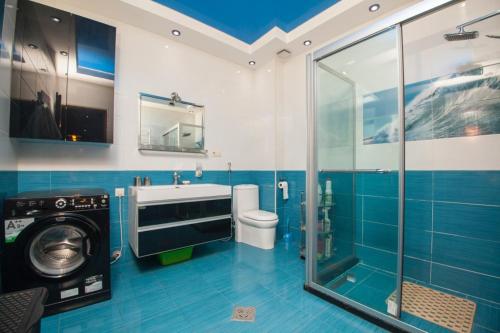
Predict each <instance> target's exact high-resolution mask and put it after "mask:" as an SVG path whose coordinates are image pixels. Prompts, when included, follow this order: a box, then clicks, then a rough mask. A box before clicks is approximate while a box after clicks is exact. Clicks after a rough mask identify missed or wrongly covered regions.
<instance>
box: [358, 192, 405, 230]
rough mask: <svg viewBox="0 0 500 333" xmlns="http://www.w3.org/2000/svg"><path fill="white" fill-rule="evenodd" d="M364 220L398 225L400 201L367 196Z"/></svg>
mask: <svg viewBox="0 0 500 333" xmlns="http://www.w3.org/2000/svg"><path fill="white" fill-rule="evenodd" d="M363 220H367V221H371V222H378V223H384V224H390V225H398V199H394V198H382V197H370V196H365V197H364V198H363Z"/></svg>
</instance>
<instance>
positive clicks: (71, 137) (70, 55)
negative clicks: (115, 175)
mask: <svg viewBox="0 0 500 333" xmlns="http://www.w3.org/2000/svg"><path fill="white" fill-rule="evenodd" d="M115 40H116V29H115V28H114V27H111V26H109V25H106V24H103V23H100V22H96V21H93V20H90V19H87V18H84V17H81V16H78V15H74V14H71V13H68V12H65V11H61V10H58V9H55V8H52V7H48V6H44V5H41V4H38V3H35V2H32V1H28V0H19V1H18V10H17V16H16V30H15V37H14V51H13V63H12V82H11V116H10V136H11V137H14V138H26V139H44V140H59V141H70V142H77V141H85V142H98V143H112V142H113V108H114V77H115Z"/></svg>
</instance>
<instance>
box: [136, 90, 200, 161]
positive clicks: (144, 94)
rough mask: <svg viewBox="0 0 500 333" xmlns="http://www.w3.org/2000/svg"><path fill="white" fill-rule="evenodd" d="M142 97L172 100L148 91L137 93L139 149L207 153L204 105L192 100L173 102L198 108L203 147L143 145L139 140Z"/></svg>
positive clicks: (139, 138) (139, 139) (139, 136)
mask: <svg viewBox="0 0 500 333" xmlns="http://www.w3.org/2000/svg"><path fill="white" fill-rule="evenodd" d="M142 97H149V98H156V99H159V100H162V101H166V102H170V101H172V99H171V98H168V97H163V96H157V95H152V94H148V93H139V121H138V124H139V133H138V145H139V150H144V151H163V152H170V153H188V154H201V155H207V150H206V149H205V106H204V105H201V104H196V103H192V102H187V101H184V100H182V101H180V102H175V103H176V104H181V105H190V106H193V107H195V108H200V109H201V110H200V112H201V133H202V137H203V147H202V148H182V147H174V146H161V145H145V144H143V143H142V142H141V130H142V124H141V118H142V107H141V101H142Z"/></svg>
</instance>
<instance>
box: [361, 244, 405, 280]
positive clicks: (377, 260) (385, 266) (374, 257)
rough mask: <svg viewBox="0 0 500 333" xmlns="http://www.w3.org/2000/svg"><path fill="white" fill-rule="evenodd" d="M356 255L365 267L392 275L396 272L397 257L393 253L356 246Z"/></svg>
mask: <svg viewBox="0 0 500 333" xmlns="http://www.w3.org/2000/svg"><path fill="white" fill-rule="evenodd" d="M356 254H357V256H358V258H359V259H360V260H361V262H362V263H363V264H365V265H367V266H371V267H375V268H379V269H382V270H385V271H388V272H392V273H395V272H396V265H397V256H396V254H395V253H391V252H388V251H381V250H377V249H374V248H369V247H366V246H362V245H356Z"/></svg>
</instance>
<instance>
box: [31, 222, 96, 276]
mask: <svg viewBox="0 0 500 333" xmlns="http://www.w3.org/2000/svg"><path fill="white" fill-rule="evenodd" d="M72 220H73V221H72ZM78 220H79V219H75V218H67V217H66V218H64V223H61V224H59V223H57V224H51V225H50V226H48V227H46V228H43V229H42V230H40V231H39V232H38V233H37V234H36V235H35V236H34V237H32V238H31V240H30V241H29V242H28V244H27V246H26V250H27V257H28V260H29V262H30V264H31V265H32V267H33V268H34V270H35V271H36V272H37V273H38V274H40V275H42V276H45V277H49V278H60V277H63V276H67V275H70V274H72V273H73V272H75V271H77V270H78V269H79V268H81V267H82V266H83V265H84V264H86V262H87V261H88V259H89V256H90V255H91V253H92V252H94V251H95V245H94V244H93V242H92V241H91V237H90V235H89V232H88V231H85V229H87V228H83V227H81V226H79V224H80V225H81V222H82V221H78ZM71 222H79V223H71Z"/></svg>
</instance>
